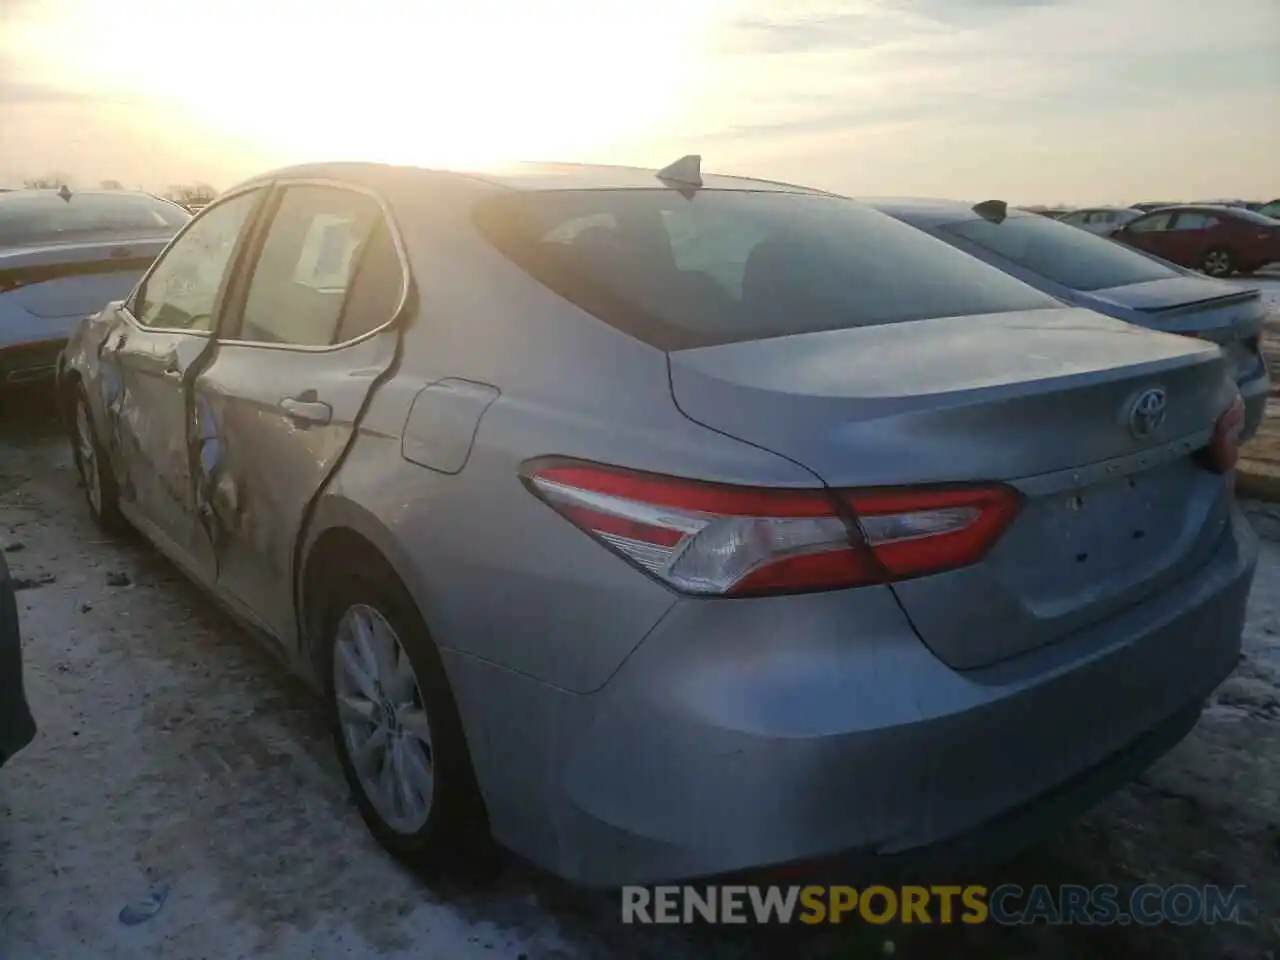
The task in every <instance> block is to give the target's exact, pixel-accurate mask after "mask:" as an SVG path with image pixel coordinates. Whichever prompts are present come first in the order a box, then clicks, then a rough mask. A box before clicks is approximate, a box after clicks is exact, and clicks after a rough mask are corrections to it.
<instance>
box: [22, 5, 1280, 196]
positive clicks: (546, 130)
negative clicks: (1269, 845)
mask: <svg viewBox="0 0 1280 960" xmlns="http://www.w3.org/2000/svg"><path fill="white" fill-rule="evenodd" d="M686 153H700V154H701V155H702V157H703V168H704V169H705V170H709V171H714V172H717V173H736V174H743V175H748V176H759V177H768V178H774V179H782V180H789V181H794V182H800V183H804V184H808V185H812V186H817V187H822V188H825V189H829V190H834V191H838V192H841V193H849V194H854V195H864V196H867V195H882V196H883V195H899V196H935V197H952V198H956V199H965V200H978V199H987V198H992V197H997V198H1001V199H1005V200H1009V201H1011V202H1015V203H1066V204H1076V205H1083V204H1091V203H1124V202H1133V201H1142V200H1182V199H1186V200H1192V199H1215V198H1228V197H1231V198H1234V197H1240V198H1247V199H1259V200H1268V199H1271V198H1273V197H1276V196H1280V0H785V2H784V0H644V2H642V0H541V2H531V0H465V2H463V0H454V2H450V3H444V2H440V0H342V2H338V0H218V2H217V3H210V2H208V0H201V2H194V0H0V185H8V186H16V185H18V184H20V183H21V180H22V179H23V178H24V177H29V176H39V175H45V174H48V173H52V172H55V171H56V172H60V173H63V174H65V175H68V176H70V177H71V178H72V182H73V183H74V184H77V185H81V186H87V185H92V184H96V183H97V182H98V181H100V180H105V179H114V180H119V181H121V182H123V183H125V184H126V185H129V186H142V187H145V188H147V189H152V190H160V189H163V188H165V187H166V186H167V185H169V184H173V183H187V182H192V181H205V182H208V183H210V184H212V185H213V186H215V187H216V188H219V189H223V188H226V187H228V186H231V185H232V184H234V183H235V182H237V181H238V180H240V179H242V178H245V177H247V176H250V175H252V174H254V173H257V172H261V171H263V170H265V169H269V168H271V167H275V166H279V165H283V164H287V163H293V162H301V161H307V160H321V159H357V158H358V159H371V160H384V161H388V162H405V163H419V164H422V165H425V166H443V167H464V168H465V167H484V166H487V165H491V164H499V163H503V162H506V161H510V160H516V159H521V160H556V161H585V162H602V163H621V164H635V165H640V166H654V167H659V166H663V165H665V164H666V163H669V162H670V161H672V160H674V159H676V158H677V157H679V156H681V155H683V154H686Z"/></svg>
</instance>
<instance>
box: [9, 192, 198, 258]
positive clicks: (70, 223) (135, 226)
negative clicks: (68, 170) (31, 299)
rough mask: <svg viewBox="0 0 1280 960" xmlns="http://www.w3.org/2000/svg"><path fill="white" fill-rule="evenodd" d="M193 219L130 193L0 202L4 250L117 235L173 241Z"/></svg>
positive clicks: (40, 195)
mask: <svg viewBox="0 0 1280 960" xmlns="http://www.w3.org/2000/svg"><path fill="white" fill-rule="evenodd" d="M190 219H191V215H190V214H189V213H187V211H185V210H183V209H182V208H181V207H179V206H177V205H176V204H172V203H168V202H167V201H165V200H160V199H158V198H157V197H152V196H148V195H145V194H131V193H80V194H77V193H73V194H71V195H70V197H68V198H67V199H65V200H64V199H63V198H62V197H61V196H60V195H59V194H57V193H55V192H53V191H44V190H40V191H35V190H33V191H30V192H26V191H18V192H15V193H11V194H6V195H3V198H2V199H0V246H29V245H36V244H49V243H72V242H77V241H85V240H90V239H97V238H107V237H114V236H121V237H130V236H159V237H166V236H172V235H173V234H175V233H177V232H178V231H179V230H180V229H182V227H183V226H184V225H185V224H186V222H187V221H188V220H190Z"/></svg>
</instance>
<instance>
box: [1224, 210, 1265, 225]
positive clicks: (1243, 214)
mask: <svg viewBox="0 0 1280 960" xmlns="http://www.w3.org/2000/svg"><path fill="white" fill-rule="evenodd" d="M1230 213H1231V216H1232V217H1234V218H1235V219H1237V220H1243V221H1244V222H1245V223H1252V224H1254V225H1255V226H1259V227H1274V226H1275V224H1274V223H1272V221H1271V217H1268V216H1266V215H1265V214H1263V213H1261V212H1257V213H1255V212H1254V211H1253V210H1248V209H1246V208H1244V207H1232V208H1231V211H1230Z"/></svg>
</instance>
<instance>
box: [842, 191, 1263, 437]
mask: <svg viewBox="0 0 1280 960" xmlns="http://www.w3.org/2000/svg"><path fill="white" fill-rule="evenodd" d="M864 202H865V203H867V204H869V205H871V206H873V207H875V208H876V209H877V210H880V211H881V212H883V213H887V214H889V215H890V216H891V217H895V218H896V219H898V220H901V221H903V222H904V223H909V224H911V226H913V227H917V228H918V229H920V230H923V231H924V232H926V233H928V234H930V235H931V236H934V237H937V238H938V239H939V240H944V241H946V242H947V243H949V244H951V245H952V246H953V247H956V248H958V249H960V250H963V251H964V252H965V253H968V254H971V255H973V256H975V257H977V258H979V259H980V260H983V261H985V262H987V263H989V264H991V265H992V266H994V267H998V268H999V269H1001V270H1003V271H1004V272H1005V273H1007V274H1009V275H1010V276H1013V277H1017V278H1018V279H1019V280H1022V281H1023V282H1025V283H1029V284H1031V285H1032V286H1033V287H1036V288H1037V289H1038V290H1043V291H1044V292H1045V293H1048V294H1051V295H1052V296H1054V297H1057V298H1058V299H1060V300H1062V301H1064V302H1066V303H1069V304H1072V305H1073V306H1078V307H1088V308H1089V309H1090V310H1093V311H1095V312H1097V313H1103V314H1106V315H1107V316H1109V317H1115V318H1116V319H1117V320H1126V321H1128V322H1129V323H1136V324H1139V325H1140V326H1144V327H1150V328H1151V329H1153V330H1163V331H1167V332H1169V333H1179V334H1183V335H1186V336H1191V337H1198V338H1200V339H1202V340H1208V341H1211V342H1213V343H1216V344H1218V345H1220V346H1221V347H1222V350H1223V352H1224V353H1225V354H1226V355H1227V358H1228V360H1229V361H1230V364H1231V368H1232V371H1233V374H1234V376H1235V379H1236V383H1237V384H1238V386H1239V388H1240V394H1241V396H1242V397H1243V399H1244V405H1245V424H1244V430H1243V433H1242V440H1249V439H1250V438H1252V437H1253V435H1254V434H1255V433H1257V431H1258V425H1259V424H1261V423H1262V418H1263V417H1264V416H1265V415H1266V409H1267V396H1268V395H1269V394H1270V392H1271V377H1270V374H1269V373H1268V371H1267V364H1266V359H1265V357H1264V355H1263V351H1262V325H1263V321H1264V319H1265V318H1266V316H1267V312H1268V305H1267V301H1266V300H1265V299H1263V296H1262V293H1261V292H1260V291H1258V290H1242V289H1241V288H1240V287H1239V286H1237V285H1235V284H1231V283H1223V282H1222V281H1220V280H1214V279H1212V278H1210V277H1206V276H1204V274H1201V273H1197V272H1196V271H1194V270H1188V269H1186V268H1185V267H1180V266H1178V265H1177V264H1174V263H1170V262H1169V261H1167V260H1163V259H1161V258H1159V257H1155V256H1153V255H1151V254H1148V253H1143V252H1142V251H1140V250H1134V249H1133V248H1132V247H1127V246H1124V245H1122V244H1119V243H1114V242H1112V241H1110V240H1107V239H1104V238H1101V237H1098V238H1094V237H1090V236H1087V235H1084V234H1082V233H1081V232H1080V231H1079V230H1072V229H1069V228H1068V227H1066V226H1064V225H1063V224H1061V223H1058V222H1055V221H1052V220H1047V219H1045V218H1044V217H1037V216H1035V215H1034V214H1031V213H1029V212H1027V211H1025V210H1018V209H1015V208H1012V207H1009V206H1007V205H1006V204H1004V203H1003V202H1002V201H999V200H991V201H987V202H985V203H979V204H976V205H974V206H970V205H968V204H965V203H961V202H959V201H954V200H912V199H879V198H876V199H872V198H868V199H866V200H864Z"/></svg>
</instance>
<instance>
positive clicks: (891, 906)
mask: <svg viewBox="0 0 1280 960" xmlns="http://www.w3.org/2000/svg"><path fill="white" fill-rule="evenodd" d="M1246 902H1247V897H1246V894H1245V890H1244V888H1243V887H1239V886H1237V887H1232V888H1230V889H1224V888H1222V887H1217V886H1200V887H1197V886H1192V885H1190V884H1176V885H1173V886H1167V887H1165V886H1158V885H1156V884H1144V885H1142V886H1139V887H1135V888H1134V889H1133V890H1130V891H1128V892H1127V893H1126V892H1122V891H1121V890H1120V888H1119V887H1117V886H1115V885H1113V884H1103V885H1100V886H1096V887H1086V886H1080V885H1075V884H1063V885H1061V886H1053V887H1051V886H1047V885H1044V884H1038V885H1036V886H1033V887H1030V888H1024V887H1021V886H1018V885H1017V884H1002V885H1000V886H998V887H991V888H988V887H984V886H977V885H970V886H959V885H954V886H950V885H937V886H901V887H888V886H869V887H864V888H858V887H846V886H829V887H824V886H804V887H801V886H791V887H780V886H702V887H693V886H690V887H674V886H672V887H623V888H622V922H623V923H673V924H678V923H756V924H788V923H807V924H823V923H870V924H888V923H904V924H951V923H964V924H979V923H998V924H1003V925H1016V924H1033V923H1044V924H1054V925H1057V924H1076V925H1115V924H1119V925H1128V924H1137V925H1140V926H1153V925H1156V924H1161V923H1172V924H1176V925H1180V926H1191V925H1194V924H1213V923H1241V922H1243V920H1242V917H1241V913H1242V910H1243V908H1244V906H1245V903H1246Z"/></svg>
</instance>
